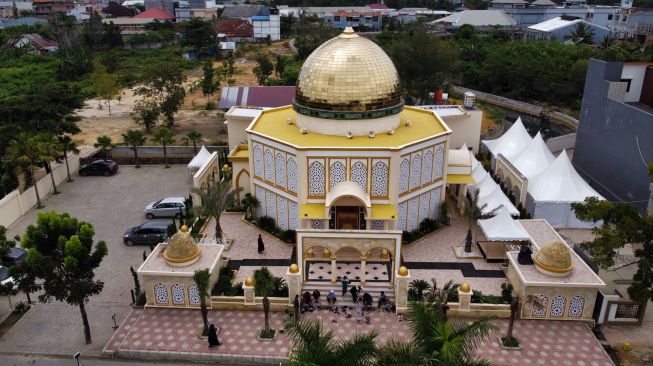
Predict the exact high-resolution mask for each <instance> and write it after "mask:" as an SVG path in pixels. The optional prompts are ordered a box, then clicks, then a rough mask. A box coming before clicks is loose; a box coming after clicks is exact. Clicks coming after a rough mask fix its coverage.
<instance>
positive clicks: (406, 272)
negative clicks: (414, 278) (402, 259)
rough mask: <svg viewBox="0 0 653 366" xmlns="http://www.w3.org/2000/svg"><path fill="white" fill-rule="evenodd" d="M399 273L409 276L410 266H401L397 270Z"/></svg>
mask: <svg viewBox="0 0 653 366" xmlns="http://www.w3.org/2000/svg"><path fill="white" fill-rule="evenodd" d="M397 274H398V275H400V276H408V268H406V267H404V266H401V267H399V270H398V271H397Z"/></svg>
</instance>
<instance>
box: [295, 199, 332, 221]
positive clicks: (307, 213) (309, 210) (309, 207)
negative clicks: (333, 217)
mask: <svg viewBox="0 0 653 366" xmlns="http://www.w3.org/2000/svg"><path fill="white" fill-rule="evenodd" d="M325 211H326V210H325V208H324V204H322V203H304V204H303V205H301V206H300V207H299V218H301V219H326V214H325Z"/></svg>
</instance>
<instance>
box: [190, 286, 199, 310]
mask: <svg viewBox="0 0 653 366" xmlns="http://www.w3.org/2000/svg"><path fill="white" fill-rule="evenodd" d="M188 301H189V302H190V304H191V305H199V304H200V302H201V299H200V291H199V290H198V289H197V285H195V284H192V285H190V286H188Z"/></svg>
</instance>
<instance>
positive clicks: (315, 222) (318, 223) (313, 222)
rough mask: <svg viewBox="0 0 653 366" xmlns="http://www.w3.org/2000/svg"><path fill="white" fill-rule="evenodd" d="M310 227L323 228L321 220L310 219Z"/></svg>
mask: <svg viewBox="0 0 653 366" xmlns="http://www.w3.org/2000/svg"><path fill="white" fill-rule="evenodd" d="M311 229H316V230H322V229H324V221H323V220H311Z"/></svg>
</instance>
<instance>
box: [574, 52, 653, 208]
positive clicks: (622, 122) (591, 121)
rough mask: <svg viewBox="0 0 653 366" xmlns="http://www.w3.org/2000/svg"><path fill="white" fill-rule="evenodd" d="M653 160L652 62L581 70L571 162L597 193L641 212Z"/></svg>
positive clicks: (594, 63) (593, 65) (597, 65)
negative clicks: (584, 74) (584, 73)
mask: <svg viewBox="0 0 653 366" xmlns="http://www.w3.org/2000/svg"><path fill="white" fill-rule="evenodd" d="M649 163H653V62H648V63H644V62H632V63H630V62H627V63H623V62H604V61H598V60H594V59H591V60H590V63H589V67H588V69H587V78H586V80H585V91H584V93H583V104H582V107H581V111H580V125H579V127H578V133H577V138H576V148H575V150H574V157H573V164H574V166H575V167H576V169H577V171H578V172H579V173H580V174H581V175H582V176H583V177H584V178H585V179H586V180H587V182H589V183H590V185H592V187H593V188H594V189H596V190H597V191H598V192H599V193H600V194H601V195H603V197H605V198H606V199H608V200H610V201H624V202H631V203H632V204H633V205H634V206H636V207H637V208H638V209H639V210H640V211H641V212H642V213H645V212H646V208H647V204H648V200H649V197H650V191H649V190H650V186H651V184H650V181H649V178H648V169H647V166H646V164H649Z"/></svg>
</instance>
